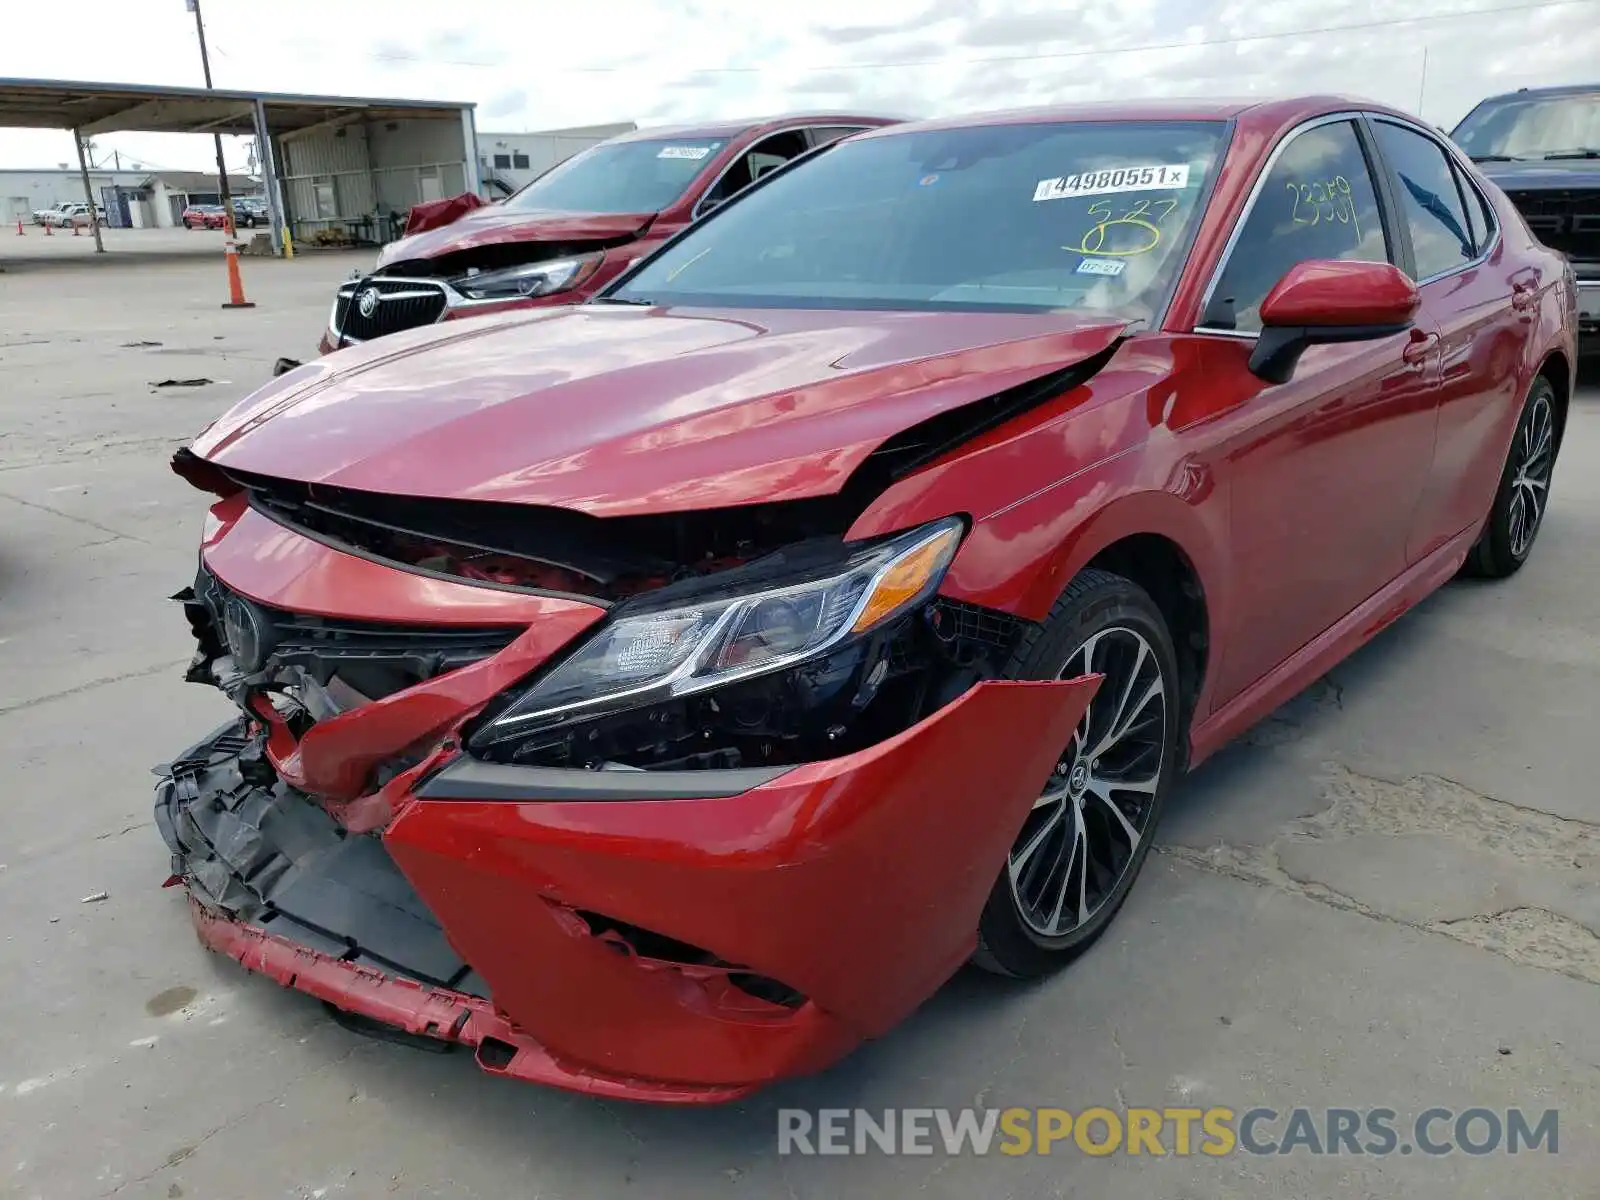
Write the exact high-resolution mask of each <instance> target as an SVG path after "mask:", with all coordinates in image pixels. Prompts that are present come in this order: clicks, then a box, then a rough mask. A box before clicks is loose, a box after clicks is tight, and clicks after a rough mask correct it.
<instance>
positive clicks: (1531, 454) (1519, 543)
mask: <svg viewBox="0 0 1600 1200" xmlns="http://www.w3.org/2000/svg"><path fill="white" fill-rule="evenodd" d="M1512 452H1513V454H1515V455H1516V463H1517V466H1516V473H1515V474H1514V475H1513V476H1512V479H1511V507H1510V509H1509V510H1508V513H1507V517H1508V521H1507V524H1508V525H1509V527H1510V534H1511V553H1512V555H1513V557H1515V558H1518V559H1520V558H1522V557H1523V556H1525V555H1526V554H1527V553H1528V550H1529V548H1530V547H1532V545H1533V539H1534V536H1535V535H1536V534H1537V533H1538V532H1539V524H1540V522H1542V521H1543V520H1544V512H1545V505H1546V503H1547V502H1548V501H1549V498H1550V473H1551V470H1552V468H1554V466H1555V414H1554V412H1553V411H1552V410H1551V407H1550V397H1548V396H1545V395H1540V396H1537V397H1536V398H1535V399H1534V402H1533V406H1532V407H1531V408H1529V409H1528V419H1527V420H1526V421H1524V422H1523V423H1522V429H1521V432H1519V433H1518V435H1517V443H1516V446H1515V447H1513V451H1512Z"/></svg>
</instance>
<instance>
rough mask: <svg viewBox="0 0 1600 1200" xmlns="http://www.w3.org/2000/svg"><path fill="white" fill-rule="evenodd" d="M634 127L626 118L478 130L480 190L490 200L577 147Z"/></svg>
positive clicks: (578, 149) (512, 190) (549, 166)
mask: <svg viewBox="0 0 1600 1200" xmlns="http://www.w3.org/2000/svg"><path fill="white" fill-rule="evenodd" d="M637 128H638V126H637V125H636V124H635V123H634V122H632V121H625V122H619V123H617V124H613V125H578V126H574V127H572V128H570V129H546V130H542V131H540V132H536V133H486V132H484V133H479V134H478V164H479V174H480V175H482V177H483V194H484V195H485V196H487V197H488V198H489V199H491V200H494V199H499V198H500V197H501V196H509V195H510V194H511V193H512V192H514V191H516V190H517V189H518V188H520V187H523V186H525V185H527V184H529V183H531V182H533V181H534V180H535V179H537V178H538V177H539V176H540V175H543V174H544V173H545V172H546V171H548V170H549V169H550V168H551V167H553V166H555V165H556V164H557V163H559V162H564V161H565V160H567V159H569V158H571V157H572V156H573V155H574V154H576V153H577V152H578V151H580V150H586V149H588V148H589V147H590V146H593V145H596V144H597V143H600V142H603V141H605V140H606V139H607V138H613V137H616V136H617V135H618V134H619V133H632V132H633V131H634V130H635V129H637Z"/></svg>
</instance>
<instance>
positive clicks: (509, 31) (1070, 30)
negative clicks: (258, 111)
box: [0, 0, 1600, 169]
mask: <svg viewBox="0 0 1600 1200" xmlns="http://www.w3.org/2000/svg"><path fill="white" fill-rule="evenodd" d="M1531 2H1533V0H1461V2H1460V3H1458V4H1454V5H1452V4H1451V3H1450V0H1417V2H1416V3H1414V4H1412V5H1409V6H1404V7H1402V6H1398V5H1394V4H1392V3H1388V2H1386V0H1351V2H1349V3H1346V4H1344V5H1339V6H1334V5H1328V4H1313V3H1309V2H1307V0H1117V2H1116V3H1110V2H1109V0H1104V2H1100V3H1089V4H1085V5H1080V6H1075V10H1072V11H1069V10H1068V9H1067V6H1065V5H1062V4H1061V3H1059V0H875V3H873V4H871V5H868V4H864V3H862V0H807V2H806V3H805V4H804V5H803V6H796V7H795V8H788V7H787V6H784V5H764V4H757V3H754V2H753V0H602V2H599V3H589V4H574V3H550V2H549V0H545V2H543V3H530V2H529V0H471V3H467V4H460V5H440V4H438V3H437V0H340V2H339V3H338V4H337V5H329V6H328V10H329V19H328V20H326V21H324V20H320V19H319V20H301V19H298V18H296V19H281V20H280V19H278V18H277V17H275V16H274V15H273V14H274V10H273V9H272V7H271V6H270V5H267V6H263V5H262V4H261V3H260V2H259V0H207V4H206V21H207V29H208V34H209V41H210V45H211V50H212V68H213V74H214V76H215V79H216V82H217V84H218V85H219V86H224V87H243V88H260V89H263V90H269V91H283V92H308V93H319V94H345V95H377V96H405V97H415V98H423V99H442V100H470V101H476V102H477V103H478V104H479V105H480V106H481V107H480V109H479V114H478V122H479V127H480V129H492V130H510V129H541V128H552V127H556V126H561V125H582V124H592V123H598V122H605V121H621V120H637V121H640V122H655V121H663V120H692V119H698V118H703V117H713V116H716V117H724V116H741V115H759V114H761V113H767V112H780V111H784V110H787V109H795V108H819V107H835V108H847V109H858V110H867V111H888V112H897V113H905V114H908V115H911V114H926V115H937V114H944V113H951V112H960V111H964V110H974V109H988V108H1002V107H1013V106H1017V105H1027V104H1041V103H1052V102H1061V103H1070V102H1072V101H1075V100H1086V99H1099V98H1105V97H1128V96H1140V95H1166V96H1172V95H1245V96H1265V95H1272V94H1292V93H1304V92H1309V91H1333V92H1340V93H1346V94H1355V95H1362V96H1367V97H1371V98H1373V99H1376V100H1382V101H1387V102H1389V103H1392V104H1396V105H1398V106H1400V107H1403V108H1406V109H1410V110H1413V111H1415V110H1416V108H1417V105H1418V97H1419V90H1420V89H1421V84H1422V79H1423V70H1422V68H1423V52H1424V48H1426V51H1427V86H1426V91H1425V94H1424V95H1423V106H1422V107H1423V115H1424V116H1426V117H1427V118H1428V119H1429V120H1432V121H1435V122H1437V123H1439V124H1442V125H1446V126H1449V125H1451V124H1453V123H1454V122H1455V120H1456V119H1457V118H1459V117H1460V116H1461V115H1463V114H1464V113H1465V112H1466V111H1467V109H1468V108H1470V107H1471V106H1472V104H1473V103H1474V102H1475V101H1476V100H1477V99H1479V98H1480V97H1482V96H1483V95H1485V94H1488V93H1491V92H1496V91H1504V90H1507V89H1510V88H1515V87H1520V86H1539V85H1543V84H1551V83H1573V82H1588V81H1591V80H1593V81H1596V82H1600V80H1594V77H1595V76H1596V75H1597V74H1600V72H1596V69H1595V67H1594V64H1595V63H1596V62H1600V0H1576V2H1574V3H1570V4H1565V5H1561V6H1559V7H1549V8H1539V9H1529V8H1525V7H1523V8H1520V10H1519V11H1502V12H1499V13H1489V14H1484V15H1476V16H1470V15H1453V16H1451V15H1448V14H1451V13H1452V12H1455V13H1458V14H1459V13H1465V12H1468V11H1470V10H1471V9H1474V8H1477V9H1487V8H1506V7H1508V6H1513V5H1515V6H1523V5H1527V4H1529V3H1531ZM335 9H336V10H337V16H336V17H335V16H333V15H332V14H333V11H334V10H335ZM70 10H71V15H70V17H69V18H67V19H57V18H55V17H52V18H51V19H50V20H39V21H35V20H31V19H22V20H9V21H7V28H6V32H5V37H4V39H3V40H0V75H11V76H24V77H31V78H66V79H98V80H115V81H127V82H136V83H155V84H160V83H169V84H181V85H191V86H192V85H197V84H199V83H200V82H201V79H200V65H199V55H198V51H197V49H196V45H195V37H194V26H193V18H192V17H190V16H189V14H188V13H186V12H185V11H184V5H183V3H182V0H74V2H73V4H72V5H71V6H70ZM1420 14H1433V15H1434V16H1435V17H1436V18H1437V19H1432V20H1426V21H1417V22H1414V23H1408V24H1389V25H1383V26H1379V27H1375V28H1366V29H1343V30H1341V29H1339V28H1337V27H1339V26H1350V25H1359V24H1363V23H1366V22H1374V21H1394V20H1395V19H1396V18H1397V17H1399V16H1402V15H1404V16H1415V15H1420ZM1318 29H1320V30H1323V31H1324V32H1316V33H1312V32H1307V31H1311V30H1318ZM1265 34H1287V35H1289V36H1284V37H1276V38H1272V39H1266V38H1263V36H1262V35H1265ZM1228 39H1251V40H1241V41H1232V42H1230V41H1229V40H1228ZM1152 46H1165V47H1171V48H1167V49H1144V48H1145V47H1152ZM894 64H909V65H894ZM100 145H101V147H102V149H105V150H110V149H116V150H118V151H120V152H121V153H122V155H123V157H124V158H127V157H130V156H131V157H134V158H137V159H139V160H141V161H145V162H149V163H153V164H157V165H161V166H168V167H192V168H202V169H203V168H206V167H208V166H211V165H213V163H212V150H211V144H210V141H209V140H208V139H206V138H203V137H189V138H159V137H157V138H152V137H149V136H140V135H133V134H119V135H115V136H111V137H106V138H102V139H100ZM243 153H244V152H243V149H242V147H234V148H232V149H230V152H229V161H230V164H231V165H235V166H237V165H238V164H240V163H242V161H243ZM63 161H75V159H74V151H73V149H72V142H71V138H70V137H69V136H67V135H65V134H61V133H53V132H44V131H19V130H0V165H9V166H23V165H30V166H31V165H45V166H53V165H55V164H56V163H57V162H63Z"/></svg>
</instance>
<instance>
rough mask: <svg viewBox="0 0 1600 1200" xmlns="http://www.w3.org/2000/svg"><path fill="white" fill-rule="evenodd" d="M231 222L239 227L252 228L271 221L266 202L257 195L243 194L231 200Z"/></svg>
mask: <svg viewBox="0 0 1600 1200" xmlns="http://www.w3.org/2000/svg"><path fill="white" fill-rule="evenodd" d="M233 223H234V226H235V227H236V228H239V229H254V228H255V227H256V226H257V225H267V224H270V223H271V217H270V216H269V215H268V213H267V202H266V201H265V200H264V199H262V198H261V197H259V196H243V197H240V198H239V199H236V200H235V201H234V202H233Z"/></svg>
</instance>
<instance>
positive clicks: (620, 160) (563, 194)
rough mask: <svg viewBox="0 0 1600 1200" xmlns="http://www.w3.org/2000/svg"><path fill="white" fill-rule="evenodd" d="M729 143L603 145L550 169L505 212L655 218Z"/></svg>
mask: <svg viewBox="0 0 1600 1200" xmlns="http://www.w3.org/2000/svg"><path fill="white" fill-rule="evenodd" d="M726 143H727V139H726V138H697V137H688V138H676V139H666V140H663V141H648V142H603V143H601V144H600V145H598V146H591V147H590V148H589V149H587V150H584V151H581V152H579V153H578V154H574V155H573V156H572V157H571V158H569V159H567V160H566V162H563V163H561V164H559V165H558V166H554V167H551V168H550V170H548V171H546V172H545V173H544V174H543V175H541V176H539V178H537V179H535V180H534V181H533V182H532V183H530V184H529V185H528V186H527V187H525V188H523V189H522V190H521V191H520V192H518V193H517V194H516V195H514V196H511V197H508V198H507V200H506V201H505V204H504V207H506V208H514V209H524V210H526V209H554V210H556V211H558V212H582V213H653V212H660V211H661V210H662V209H664V208H666V207H668V206H669V205H671V204H672V202H673V201H674V200H676V199H677V198H678V197H679V196H681V195H683V193H684V191H685V189H687V188H688V186H689V185H690V184H691V183H693V182H694V180H695V178H696V176H698V175H699V174H700V173H701V172H702V171H704V170H705V169H706V168H707V167H708V166H710V165H711V162H712V160H713V159H714V158H716V156H717V151H719V150H721V149H722V147H723V146H724V145H725V144H726Z"/></svg>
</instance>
